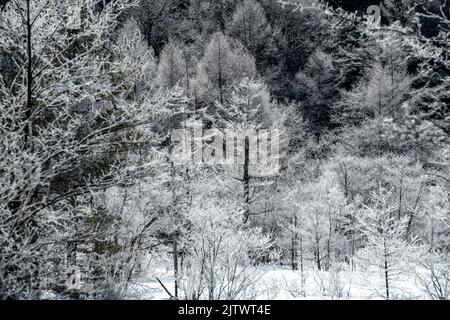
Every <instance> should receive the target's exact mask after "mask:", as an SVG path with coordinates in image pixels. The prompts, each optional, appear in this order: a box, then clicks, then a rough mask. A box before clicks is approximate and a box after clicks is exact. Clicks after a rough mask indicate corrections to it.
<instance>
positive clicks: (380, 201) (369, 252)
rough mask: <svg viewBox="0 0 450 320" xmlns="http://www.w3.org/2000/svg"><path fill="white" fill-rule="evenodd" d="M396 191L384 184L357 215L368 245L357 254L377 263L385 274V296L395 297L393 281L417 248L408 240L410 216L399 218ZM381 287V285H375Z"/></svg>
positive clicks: (364, 262) (363, 260) (374, 263)
mask: <svg viewBox="0 0 450 320" xmlns="http://www.w3.org/2000/svg"><path fill="white" fill-rule="evenodd" d="M391 197H392V194H391V193H390V192H387V191H386V190H383V189H382V188H381V186H380V188H379V190H378V192H374V193H373V198H372V201H373V202H372V204H371V205H370V206H366V207H365V210H362V211H361V212H359V214H358V215H357V219H358V222H359V224H360V229H361V232H362V233H363V235H364V240H365V241H366V244H365V247H364V248H362V249H360V250H358V252H357V256H358V258H359V259H360V260H361V262H362V263H363V264H365V265H366V266H372V265H373V266H375V267H377V268H379V270H380V272H381V273H382V275H383V276H382V279H383V282H384V283H383V284H380V286H381V287H382V288H384V294H382V293H381V292H380V294H382V295H383V297H384V298H385V299H387V300H389V299H390V298H392V296H393V294H392V289H393V287H394V285H393V282H394V281H395V280H396V279H397V278H398V276H399V275H401V273H402V271H404V270H405V265H404V264H405V263H406V262H407V261H408V258H409V256H410V255H411V253H412V252H413V251H414V249H415V246H414V241H411V240H409V239H408V240H405V232H406V227H407V220H406V219H398V218H396V217H395V211H396V209H397V204H395V203H394V204H393V203H392V200H391ZM375 289H376V290H378V288H375Z"/></svg>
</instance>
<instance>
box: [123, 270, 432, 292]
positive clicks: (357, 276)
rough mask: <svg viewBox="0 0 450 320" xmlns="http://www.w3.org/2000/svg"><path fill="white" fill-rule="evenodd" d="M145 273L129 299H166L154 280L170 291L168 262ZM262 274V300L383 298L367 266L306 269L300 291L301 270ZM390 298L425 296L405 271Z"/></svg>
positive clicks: (379, 281)
mask: <svg viewBox="0 0 450 320" xmlns="http://www.w3.org/2000/svg"><path fill="white" fill-rule="evenodd" d="M149 266H150V267H151V268H150V269H149V270H151V271H149V272H148V275H147V276H146V277H144V278H141V279H136V280H135V282H134V283H133V285H132V286H131V287H130V293H129V298H130V299H144V300H155V299H156V300H159V299H168V298H169V296H168V294H167V293H166V292H165V291H164V289H163V288H162V286H161V285H160V284H159V283H158V281H157V280H156V277H157V278H159V279H160V280H161V281H162V282H163V283H164V285H165V286H166V287H167V289H168V290H169V291H170V292H172V293H173V289H174V285H173V276H172V270H171V268H170V265H168V264H167V265H166V266H155V265H149ZM258 270H259V271H262V273H263V274H262V277H261V279H260V281H258V282H257V284H256V285H255V287H254V289H253V293H252V294H253V298H255V299H261V300H290V299H292V300H302V299H308V300H311V299H315V300H316V299H320V300H323V299H364V300H374V299H384V286H383V285H384V278H383V274H382V272H380V271H379V270H375V269H369V270H366V271H364V272H355V271H340V272H325V271H317V270H314V271H306V272H305V285H304V290H303V292H302V285H301V283H302V281H301V275H300V271H293V270H290V269H288V268H287V267H281V266H263V267H258ZM390 295H391V299H427V296H426V294H425V293H424V292H423V291H422V290H421V289H420V288H418V286H417V284H416V282H415V277H414V275H412V274H408V273H405V274H404V275H403V276H402V277H397V278H396V280H395V281H392V282H391V292H390Z"/></svg>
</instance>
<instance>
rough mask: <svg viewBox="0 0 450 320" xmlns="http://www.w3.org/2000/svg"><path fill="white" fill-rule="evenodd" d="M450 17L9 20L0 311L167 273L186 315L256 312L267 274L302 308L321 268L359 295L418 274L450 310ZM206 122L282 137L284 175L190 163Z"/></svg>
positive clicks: (19, 13)
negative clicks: (240, 303) (13, 302)
mask: <svg viewBox="0 0 450 320" xmlns="http://www.w3.org/2000/svg"><path fill="white" fill-rule="evenodd" d="M75 3H76V4H75ZM373 4H375V5H378V6H379V8H380V14H381V15H380V19H377V16H376V15H373V14H372V13H371V12H368V11H367V9H368V7H369V6H370V5H373ZM449 18H450V3H449V2H448V1H445V0H432V1H429V0H418V1H412V0H403V1H397V0H384V1H381V3H373V2H371V1H328V2H324V1H320V0H317V1H316V0H298V1H291V2H287V1H275V0H215V1H212V0H103V1H99V0H83V1H78V2H77V1H73V0H58V1H57V0H10V1H8V0H6V1H5V0H2V1H0V298H2V299H23V298H27V299H29V298H31V299H39V298H42V297H45V296H46V295H48V294H49V293H51V294H53V296H56V297H61V298H75V299H111V298H115V299H120V298H126V297H127V294H128V292H129V288H130V286H131V284H132V283H135V282H136V281H138V280H137V279H139V278H140V277H142V276H143V275H144V274H146V273H147V272H148V271H149V268H152V264H151V263H150V262H149V261H151V260H152V257H154V256H164V257H166V258H167V259H166V260H165V261H166V262H167V263H168V264H169V265H170V268H171V270H172V277H173V278H172V280H171V282H172V284H171V287H170V288H167V286H168V285H167V283H166V284H164V283H163V282H161V286H162V287H164V289H165V290H166V291H167V298H173V299H176V298H177V299H244V298H247V299H248V298H253V297H254V296H253V293H254V292H253V291H254V287H255V283H257V282H258V279H259V277H260V276H261V274H262V272H263V270H264V269H265V268H269V267H270V268H285V269H291V270H294V271H295V272H296V273H298V275H299V277H300V278H299V279H300V281H299V282H298V283H297V284H296V287H295V288H293V287H292V285H291V288H290V289H291V292H295V293H296V297H298V298H301V297H307V296H308V295H309V293H308V289H307V287H306V286H305V281H306V277H307V275H308V272H310V271H311V270H319V271H324V272H326V273H327V274H329V277H328V280H327V281H329V282H330V284H329V285H326V286H325V285H324V287H327V288H328V291H327V292H328V294H329V296H332V297H335V298H342V295H341V293H342V292H340V291H339V290H341V289H342V288H340V287H339V283H338V280H339V274H340V272H344V271H345V272H349V273H352V272H365V271H367V270H371V268H374V267H375V268H376V270H377V271H376V272H379V274H380V275H381V278H380V279H382V281H381V282H380V283H376V284H374V285H373V286H374V287H373V288H369V289H371V290H372V289H373V290H374V291H375V292H377V293H378V294H379V296H380V297H381V298H384V299H396V298H400V297H398V296H396V295H395V294H394V293H393V288H394V287H395V283H396V282H395V281H396V279H397V278H399V277H402V276H403V275H405V274H408V275H412V276H413V277H414V279H415V284H416V286H417V288H418V289H419V290H421V291H422V292H423V294H424V296H425V297H426V298H428V299H449V298H450V139H449V134H450V108H449V102H450V60H449V58H450V57H449V49H450V48H449V44H450V20H449ZM199 125H200V126H201V127H200V130H201V129H202V128H203V129H204V130H207V129H211V128H219V129H225V128H228V129H232V128H250V129H253V130H255V132H260V131H261V130H264V129H270V128H276V129H277V130H279V131H278V132H279V133H280V136H279V139H278V140H279V141H280V143H279V163H280V167H279V170H277V171H276V172H271V173H270V174H268V173H267V172H263V171H264V167H262V168H259V167H255V166H251V165H249V163H248V161H243V162H239V163H235V164H228V165H221V164H215V163H214V162H204V163H189V162H185V163H181V164H180V163H175V162H174V161H173V158H172V156H171V155H172V152H173V150H174V148H175V145H174V142H173V140H172V139H171V134H172V133H173V132H174V131H175V130H177V129H180V128H184V129H185V130H188V129H189V128H193V127H195V126H199ZM246 141H247V140H246ZM244 156H245V155H244ZM77 277H78V278H77ZM158 281H159V279H158ZM333 281H334V282H333ZM341 291H342V290H341ZM293 295H294V294H293ZM403 298H410V297H409V296H408V293H407V292H406V293H405V296H404V297H403Z"/></svg>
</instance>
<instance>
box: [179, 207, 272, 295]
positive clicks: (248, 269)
mask: <svg viewBox="0 0 450 320" xmlns="http://www.w3.org/2000/svg"><path fill="white" fill-rule="evenodd" d="M236 207H238V206H236V205H232V204H231V203H207V204H205V205H197V206H195V207H193V208H192V210H190V212H189V213H188V215H187V218H188V219H189V221H190V229H189V237H188V239H187V241H188V248H189V249H188V253H187V256H186V258H185V260H184V262H183V266H182V267H181V272H180V287H181V289H182V292H183V294H184V296H185V298H188V299H214V300H217V299H231V300H232V299H243V298H248V297H249V296H251V295H252V292H251V290H250V289H251V288H252V285H253V284H254V283H255V282H256V281H257V280H258V279H259V278H260V275H261V272H260V271H258V270H256V268H255V266H254V262H255V259H256V258H257V257H259V256H261V255H264V254H267V253H268V251H269V248H270V246H271V240H270V238H269V237H268V236H266V235H263V234H262V232H261V230H259V229H258V228H251V227H247V226H245V225H244V224H243V223H242V212H241V211H238V210H236Z"/></svg>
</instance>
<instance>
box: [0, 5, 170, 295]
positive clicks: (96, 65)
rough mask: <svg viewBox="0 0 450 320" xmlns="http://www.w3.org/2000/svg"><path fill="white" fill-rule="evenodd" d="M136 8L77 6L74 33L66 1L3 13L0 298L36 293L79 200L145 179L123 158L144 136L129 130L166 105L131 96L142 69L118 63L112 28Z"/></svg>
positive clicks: (0, 26) (0, 53)
mask: <svg viewBox="0 0 450 320" xmlns="http://www.w3.org/2000/svg"><path fill="white" fill-rule="evenodd" d="M133 4H134V2H132V1H110V2H108V3H107V4H104V5H103V6H98V2H97V1H95V0H92V1H90V0H88V1H84V2H83V5H82V6H81V7H79V8H77V9H79V10H80V11H79V12H80V14H81V16H80V20H79V24H78V25H76V26H75V27H74V26H73V24H68V18H69V17H70V14H71V12H73V10H72V9H73V3H72V2H71V1H53V0H48V1H44V0H42V1H40V0H37V1H30V0H20V1H11V2H8V3H7V4H6V5H5V7H4V8H2V9H1V11H0V30H1V32H0V56H1V59H2V60H3V59H4V58H5V57H7V58H8V59H10V60H9V61H11V63H9V64H8V65H7V68H8V72H5V73H3V71H2V72H1V76H0V130H1V134H0V144H1V146H2V153H4V154H5V155H7V156H5V157H2V158H1V159H0V166H1V168H2V169H1V170H0V180H1V183H0V185H1V187H0V202H1V204H0V219H1V221H0V228H1V230H2V231H1V232H0V243H1V247H2V254H1V257H0V265H1V267H0V270H1V272H0V278H1V281H0V283H1V284H0V296H1V297H14V296H17V295H20V294H30V295H32V296H34V295H37V294H39V290H40V289H41V288H42V285H43V282H42V281H43V277H44V276H45V272H46V267H47V263H49V262H50V261H49V259H50V257H49V255H47V253H48V252H49V251H50V250H52V248H54V246H55V245H56V244H58V243H60V242H63V243H64V242H65V241H68V240H69V239H70V237H71V236H73V229H71V225H72V224H76V223H77V222H76V221H75V219H71V212H72V210H73V203H74V202H73V200H74V199H75V198H76V197H80V196H83V195H86V194H89V193H91V192H95V191H99V190H105V189H106V188H108V187H109V186H112V185H117V184H118V183H121V182H125V181H127V180H128V181H130V180H131V179H133V177H136V176H137V175H138V174H142V173H143V171H142V170H141V169H142V168H141V167H139V166H134V167H132V168H130V167H128V166H127V165H126V162H125V160H127V157H128V154H129V152H130V151H131V150H132V149H133V148H135V147H136V146H137V145H139V144H140V143H143V142H144V141H148V140H147V139H149V137H151V135H150V136H145V137H142V136H140V137H139V136H138V135H136V134H135V133H134V130H133V128H138V127H141V126H144V125H146V124H148V123H151V122H152V121H154V120H155V119H156V118H158V117H160V115H161V114H162V113H161V112H162V110H163V105H164V99H162V97H160V98H161V99H159V100H155V99H153V97H147V99H145V108H142V107H141V106H142V105H141V103H138V102H137V101H135V100H131V99H129V97H130V95H131V94H132V93H133V92H134V86H135V85H136V79H137V78H139V76H138V75H140V74H143V73H144V70H145V69H144V67H145V65H144V64H143V63H142V62H138V63H136V62H135V61H132V59H133V56H129V57H128V58H129V60H128V62H127V63H125V64H124V63H123V61H121V59H120V58H121V57H122V54H123V52H124V51H127V50H128V48H126V46H127V44H126V42H122V43H120V42H119V43H116V42H115V41H114V39H112V37H111V32H112V31H113V30H114V29H115V28H116V27H117V23H118V17H119V16H120V15H121V13H122V12H123V10H124V9H126V8H129V7H130V6H131V5H133ZM124 46H125V47H124ZM141 58H142V57H139V59H141ZM140 61H142V60H140ZM3 65H4V63H3V61H2V66H3ZM143 140H144V141H143Z"/></svg>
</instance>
